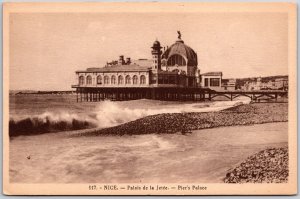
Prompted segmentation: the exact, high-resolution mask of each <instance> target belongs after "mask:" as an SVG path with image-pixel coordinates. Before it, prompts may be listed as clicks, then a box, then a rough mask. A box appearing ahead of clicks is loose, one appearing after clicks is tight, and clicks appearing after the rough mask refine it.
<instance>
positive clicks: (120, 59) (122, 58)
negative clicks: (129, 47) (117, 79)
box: [119, 55, 125, 65]
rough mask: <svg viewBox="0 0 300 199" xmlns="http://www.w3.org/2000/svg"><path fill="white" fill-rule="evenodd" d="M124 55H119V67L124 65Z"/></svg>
mask: <svg viewBox="0 0 300 199" xmlns="http://www.w3.org/2000/svg"><path fill="white" fill-rule="evenodd" d="M124 62H125V61H124V55H120V57H119V64H120V65H123V64H124Z"/></svg>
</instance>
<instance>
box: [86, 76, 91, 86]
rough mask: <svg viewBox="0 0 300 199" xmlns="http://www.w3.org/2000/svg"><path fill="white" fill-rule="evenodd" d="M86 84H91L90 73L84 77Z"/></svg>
mask: <svg viewBox="0 0 300 199" xmlns="http://www.w3.org/2000/svg"><path fill="white" fill-rule="evenodd" d="M86 84H88V85H90V84H92V77H91V76H90V75H88V76H87V77H86Z"/></svg>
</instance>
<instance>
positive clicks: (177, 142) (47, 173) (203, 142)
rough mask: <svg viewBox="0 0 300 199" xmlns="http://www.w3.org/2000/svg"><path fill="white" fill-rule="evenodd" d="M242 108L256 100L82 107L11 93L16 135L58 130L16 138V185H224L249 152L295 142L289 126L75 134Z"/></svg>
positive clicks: (69, 100)
mask: <svg viewBox="0 0 300 199" xmlns="http://www.w3.org/2000/svg"><path fill="white" fill-rule="evenodd" d="M241 103H249V101H248V99H238V100H236V101H232V102H231V101H215V102H197V103H193V102H164V101H152V100H135V101H123V102H110V101H103V102H84V103H76V96H73V95H20V96H10V120H11V122H12V121H13V123H14V124H13V125H15V126H14V127H15V129H14V130H16V131H17V130H24V129H25V130H26V131H28V132H30V131H45V130H46V131H47V130H49V131H50V132H49V133H44V134H40V135H20V136H16V137H12V138H11V139H10V142H9V149H10V150H9V177H10V181H11V182H13V183H92V182H95V183H204V182H222V179H223V178H224V177H225V175H226V172H227V170H228V169H230V168H232V167H234V166H235V165H237V164H238V163H239V162H241V161H243V160H244V159H246V158H247V157H248V156H249V155H252V154H253V153H256V152H258V151H260V150H262V149H265V148H268V147H278V146H285V145H287V138H288V134H287V125H288V124H287V123H270V124H259V125H253V126H236V127H222V128H215V129H203V130H197V131H193V133H192V134H188V135H181V134H179V133H177V134H160V135H156V134H149V135H134V136H129V135H126V136H97V137H89V136H81V137H74V136H70V135H72V134H73V133H76V132H77V129H84V128H94V127H96V128H104V127H109V126H114V125H118V124H121V123H124V122H128V121H131V120H135V119H138V118H141V117H144V116H147V115H153V114H160V113H175V112H176V113H177V112H201V111H202V112H207V111H219V110H222V109H225V108H228V107H231V106H235V105H238V104H241ZM74 121H77V123H76V122H75V123H74ZM85 122H86V123H85ZM62 124H64V125H62ZM74 124H76V125H77V126H76V125H75V126H74ZM80 124H82V126H80ZM39 125H40V127H39ZM10 126H11V125H10ZM17 127H19V129H18V128H17ZM42 127H43V128H42ZM83 131H85V130H83ZM51 132H55V133H51Z"/></svg>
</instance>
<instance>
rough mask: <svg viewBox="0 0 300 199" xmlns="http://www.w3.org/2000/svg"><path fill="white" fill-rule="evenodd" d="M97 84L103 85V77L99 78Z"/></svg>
mask: <svg viewBox="0 0 300 199" xmlns="http://www.w3.org/2000/svg"><path fill="white" fill-rule="evenodd" d="M97 84H102V77H101V75H98V76H97Z"/></svg>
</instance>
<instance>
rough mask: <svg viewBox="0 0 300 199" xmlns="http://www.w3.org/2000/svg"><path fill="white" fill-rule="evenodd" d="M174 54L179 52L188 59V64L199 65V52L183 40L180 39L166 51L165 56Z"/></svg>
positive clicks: (167, 57)
mask: <svg viewBox="0 0 300 199" xmlns="http://www.w3.org/2000/svg"><path fill="white" fill-rule="evenodd" d="M174 54H179V55H181V56H183V57H185V58H186V59H187V62H188V63H187V65H188V66H197V65H198V60H197V53H196V52H195V51H194V50H193V49H192V48H191V47H189V46H187V45H185V44H184V42H183V40H181V39H178V40H177V41H176V42H175V43H174V44H172V45H171V46H170V47H169V48H168V49H167V50H166V51H165V52H164V53H163V55H162V56H163V58H166V59H169V57H171V56H172V55H174Z"/></svg>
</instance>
